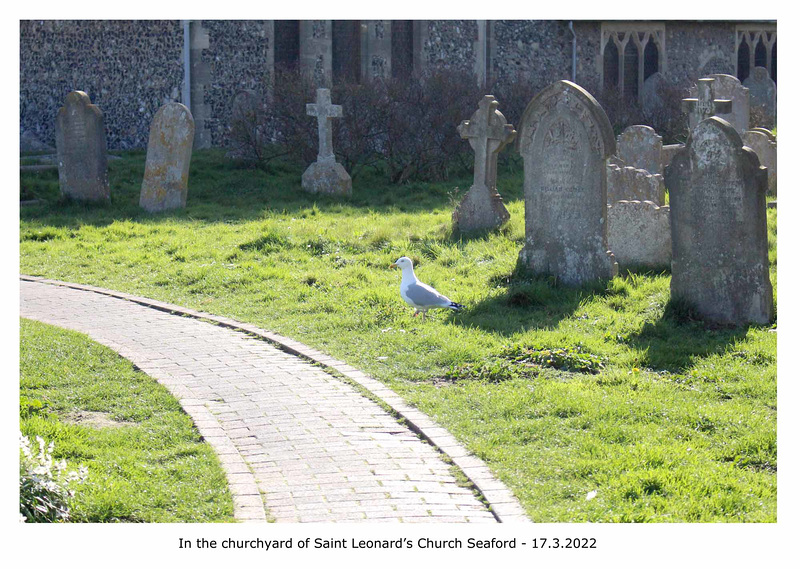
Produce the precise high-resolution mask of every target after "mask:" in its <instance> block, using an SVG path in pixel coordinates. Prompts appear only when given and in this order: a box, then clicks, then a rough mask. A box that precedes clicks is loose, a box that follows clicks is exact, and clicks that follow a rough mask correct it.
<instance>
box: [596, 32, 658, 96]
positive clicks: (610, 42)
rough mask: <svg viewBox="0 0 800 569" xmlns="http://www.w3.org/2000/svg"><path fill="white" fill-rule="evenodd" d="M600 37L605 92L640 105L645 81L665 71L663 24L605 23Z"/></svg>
mask: <svg viewBox="0 0 800 569" xmlns="http://www.w3.org/2000/svg"><path fill="white" fill-rule="evenodd" d="M600 35H601V40H600V50H601V55H602V59H603V87H604V89H605V90H606V91H607V92H611V91H616V92H617V93H619V96H620V97H621V98H622V99H624V100H626V101H631V102H639V97H640V95H641V92H642V86H643V85H644V81H645V79H647V78H648V77H650V76H651V75H653V74H654V73H657V72H659V71H661V70H662V69H663V65H664V61H663V54H664V52H665V46H664V38H665V34H664V24H659V23H653V22H609V23H603V24H602V25H601V28H600Z"/></svg>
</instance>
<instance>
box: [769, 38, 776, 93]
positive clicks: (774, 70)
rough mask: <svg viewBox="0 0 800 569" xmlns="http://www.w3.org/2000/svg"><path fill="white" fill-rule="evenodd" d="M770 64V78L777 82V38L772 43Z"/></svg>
mask: <svg viewBox="0 0 800 569" xmlns="http://www.w3.org/2000/svg"><path fill="white" fill-rule="evenodd" d="M771 63H772V65H770V66H769V71H770V73H772V80H773V81H775V83H777V82H778V40H775V43H774V44H772V62H771Z"/></svg>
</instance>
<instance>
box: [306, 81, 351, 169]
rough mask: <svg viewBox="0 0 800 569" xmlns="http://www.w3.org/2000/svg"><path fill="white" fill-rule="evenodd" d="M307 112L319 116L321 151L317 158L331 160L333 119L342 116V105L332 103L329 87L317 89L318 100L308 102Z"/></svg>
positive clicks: (318, 128) (318, 126) (318, 127)
mask: <svg viewBox="0 0 800 569" xmlns="http://www.w3.org/2000/svg"><path fill="white" fill-rule="evenodd" d="M306 114H307V115H309V116H312V117H317V131H318V132H319V152H317V160H319V161H322V160H331V159H333V158H334V156H333V136H332V135H333V129H332V128H331V127H332V126H333V125H332V124H331V119H334V118H340V117H341V116H342V106H341V105H334V104H332V103H331V92H330V90H329V89H317V102H316V103H308V104H306Z"/></svg>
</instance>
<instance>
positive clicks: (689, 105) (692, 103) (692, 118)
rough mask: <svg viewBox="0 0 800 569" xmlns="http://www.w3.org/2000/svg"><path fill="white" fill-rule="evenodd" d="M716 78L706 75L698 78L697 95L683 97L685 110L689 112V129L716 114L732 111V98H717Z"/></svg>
mask: <svg viewBox="0 0 800 569" xmlns="http://www.w3.org/2000/svg"><path fill="white" fill-rule="evenodd" d="M714 83H715V79H711V78H710V77H704V78H703V79H698V80H697V97H696V98H689V99H683V100H682V101H681V103H682V106H683V110H684V111H686V112H688V113H689V130H691V129H693V128H694V127H695V126H697V125H698V124H699V123H700V122H702V121H704V120H705V119H707V118H708V117H712V116H714V115H717V116H719V115H720V114H724V113H730V112H731V110H732V109H733V102H732V101H731V100H730V99H717V98H716V92H715V90H714V89H715V84H714Z"/></svg>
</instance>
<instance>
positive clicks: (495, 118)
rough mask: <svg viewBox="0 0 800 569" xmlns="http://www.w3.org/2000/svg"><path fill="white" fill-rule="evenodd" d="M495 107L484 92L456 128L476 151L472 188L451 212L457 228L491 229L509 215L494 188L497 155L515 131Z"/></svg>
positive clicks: (494, 101) (493, 102)
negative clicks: (472, 109)
mask: <svg viewBox="0 0 800 569" xmlns="http://www.w3.org/2000/svg"><path fill="white" fill-rule="evenodd" d="M497 106H498V103H497V101H496V100H495V98H494V97H493V96H492V95H486V96H485V97H484V98H483V99H482V100H481V102H480V103H479V104H478V110H477V111H475V113H474V114H473V115H472V117H471V118H470V119H469V120H468V121H463V122H462V123H461V124H460V125H459V127H458V133H459V134H460V135H461V138H466V139H468V140H469V144H470V146H472V149H473V150H474V151H475V166H474V178H473V183H472V187H471V188H470V189H469V191H468V192H467V194H466V195H465V196H464V198H463V199H462V200H461V202H460V203H459V204H458V207H456V209H455V211H454V212H453V225H454V226H455V227H456V228H457V229H458V230H459V231H478V230H486V229H494V228H496V227H500V226H501V225H503V224H504V223H505V222H506V221H508V218H509V217H510V216H509V213H508V210H507V209H506V206H505V205H503V198H502V197H500V194H499V193H498V191H497V155H498V153H499V152H500V150H502V149H503V147H505V146H506V144H508V143H509V142H511V141H512V140H514V137H515V136H516V135H517V131H516V130H514V127H513V126H512V125H510V124H507V123H506V118H505V117H504V116H503V114H502V113H501V112H500V111H498V110H497Z"/></svg>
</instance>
